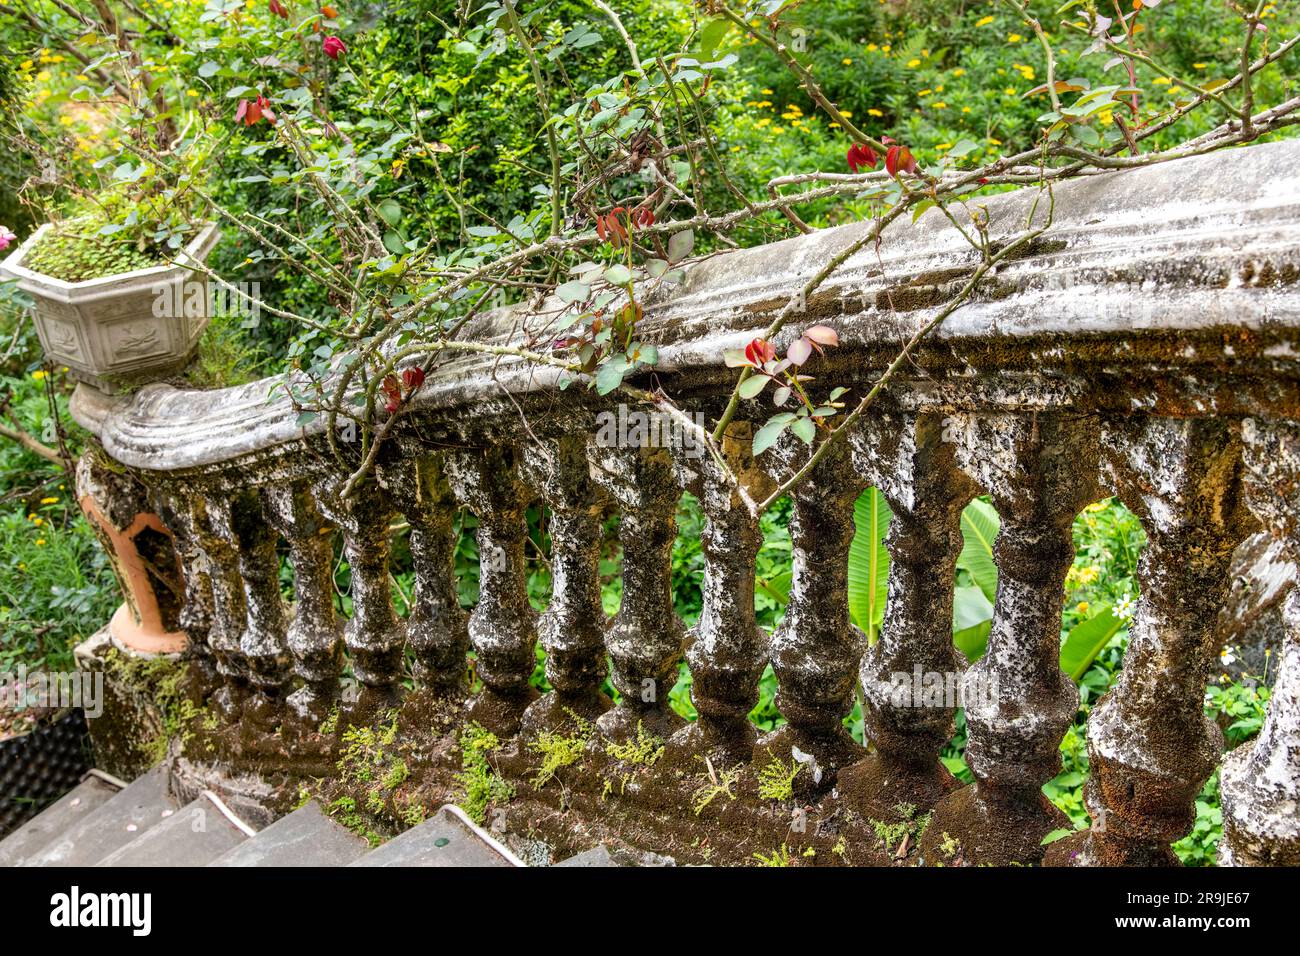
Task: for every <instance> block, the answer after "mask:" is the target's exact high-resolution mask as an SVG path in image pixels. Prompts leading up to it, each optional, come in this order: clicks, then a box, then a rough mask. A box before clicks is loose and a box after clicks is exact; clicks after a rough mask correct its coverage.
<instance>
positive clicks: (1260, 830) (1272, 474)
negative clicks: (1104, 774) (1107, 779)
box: [1219, 419, 1300, 866]
mask: <svg viewBox="0 0 1300 956" xmlns="http://www.w3.org/2000/svg"><path fill="white" fill-rule="evenodd" d="M1242 433H1243V437H1244V439H1245V459H1246V469H1247V472H1246V474H1247V481H1246V487H1247V496H1248V501H1249V503H1250V507H1251V510H1252V511H1254V513H1255V514H1256V516H1258V518H1259V519H1260V521H1262V522H1263V523H1264V526H1265V527H1266V528H1268V529H1269V530H1270V531H1271V532H1272V533H1273V534H1274V535H1276V536H1277V537H1278V538H1280V539H1281V540H1282V541H1283V543H1284V545H1285V554H1286V557H1287V558H1288V559H1289V560H1291V561H1293V562H1296V561H1300V425H1298V424H1297V423H1296V422H1282V421H1267V420H1256V419H1247V420H1246V422H1245V423H1244V425H1243V428H1242ZM1285 601H1286V603H1285V604H1284V605H1283V615H1284V620H1285V622H1286V634H1285V636H1284V638H1283V640H1282V643H1281V646H1280V647H1279V648H1278V649H1277V654H1276V657H1275V658H1274V661H1275V665H1274V666H1275V667H1276V668H1277V670H1276V671H1275V673H1276V675H1277V676H1276V677H1275V679H1274V681H1273V687H1272V692H1271V694H1270V697H1269V702H1268V713H1267V716H1266V717H1265V718H1264V726H1263V728H1261V730H1260V732H1259V736H1258V737H1256V738H1255V739H1254V740H1252V741H1250V742H1249V743H1245V744H1242V745H1241V746H1240V747H1238V748H1237V749H1236V750H1234V751H1233V752H1232V753H1230V754H1228V756H1227V757H1226V758H1225V759H1224V761H1223V769H1222V771H1221V772H1220V779H1219V792H1220V794H1221V797H1222V801H1223V842H1222V844H1220V850H1219V854H1220V862H1221V863H1223V864H1225V865H1229V866H1300V812H1297V808H1296V806H1297V800H1298V799H1300V589H1295V588H1293V589H1292V591H1291V593H1290V594H1289V595H1288V596H1287V597H1286V599H1285Z"/></svg>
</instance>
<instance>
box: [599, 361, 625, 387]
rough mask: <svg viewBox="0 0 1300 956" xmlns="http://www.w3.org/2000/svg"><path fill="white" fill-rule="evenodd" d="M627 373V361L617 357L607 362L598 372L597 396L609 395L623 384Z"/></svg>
mask: <svg viewBox="0 0 1300 956" xmlns="http://www.w3.org/2000/svg"><path fill="white" fill-rule="evenodd" d="M626 372H627V360H626V359H624V358H623V356H621V355H615V356H612V357H610V358H608V359H606V360H605V364H603V365H602V366H601V367H600V368H599V369H597V371H596V394H598V395H608V394H609V393H610V392H612V391H614V389H616V388H618V387H619V386H620V385H622V384H623V375H624V374H625V373H626Z"/></svg>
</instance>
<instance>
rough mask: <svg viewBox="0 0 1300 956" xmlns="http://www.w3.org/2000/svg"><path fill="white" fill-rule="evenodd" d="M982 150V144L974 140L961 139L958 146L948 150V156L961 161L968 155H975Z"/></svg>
mask: <svg viewBox="0 0 1300 956" xmlns="http://www.w3.org/2000/svg"><path fill="white" fill-rule="evenodd" d="M979 148H980V144H979V143H977V142H975V140H973V139H959V140H957V145H956V146H954V147H953V148H952V149H950V150H948V156H949V157H951V158H952V159H961V158H962V157H963V156H965V155H967V154H968V153H973V152H975V150H977V149H979Z"/></svg>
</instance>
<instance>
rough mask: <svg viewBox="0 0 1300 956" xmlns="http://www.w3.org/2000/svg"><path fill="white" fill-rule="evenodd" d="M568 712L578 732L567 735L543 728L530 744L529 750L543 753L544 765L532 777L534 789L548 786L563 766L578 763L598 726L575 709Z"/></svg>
mask: <svg viewBox="0 0 1300 956" xmlns="http://www.w3.org/2000/svg"><path fill="white" fill-rule="evenodd" d="M567 713H568V714H569V716H570V717H571V718H572V719H573V722H574V724H576V725H577V728H578V730H577V733H574V734H569V735H565V734H561V733H557V732H556V731H553V730H543V731H542V732H541V733H540V734H538V735H537V739H536V740H534V741H532V742H531V743H530V744H529V745H528V749H529V750H531V751H533V752H534V753H539V754H541V755H542V765H541V766H540V767H538V768H537V774H536V776H534V777H533V779H532V785H533V789H534V790H540V789H542V787H544V786H546V784H547V783H549V782H550V781H551V780H552V779H554V778H555V774H556V771H558V770H560V769H561V768H562V767H567V766H569V765H570V764H574V763H577V762H578V760H579V759H580V758H581V757H582V755H583V753H584V751H586V749H587V744H588V743H590V741H591V738H592V735H593V734H594V733H595V730H596V727H595V725H594V724H593V723H592V722H591V721H589V720H585V719H583V718H582V717H579V716H578V715H577V714H575V713H574V712H573V711H568V712H567Z"/></svg>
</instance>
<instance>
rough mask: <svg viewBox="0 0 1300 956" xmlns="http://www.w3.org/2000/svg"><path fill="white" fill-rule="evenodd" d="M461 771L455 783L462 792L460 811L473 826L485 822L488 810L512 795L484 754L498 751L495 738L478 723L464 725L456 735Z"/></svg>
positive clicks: (506, 782) (510, 788) (512, 791)
mask: <svg viewBox="0 0 1300 956" xmlns="http://www.w3.org/2000/svg"><path fill="white" fill-rule="evenodd" d="M460 749H461V772H460V773H458V774H457V775H456V777H455V781H456V783H457V784H458V785H459V786H460V787H462V788H463V789H464V797H463V798H462V800H461V804H460V805H461V808H462V809H463V810H464V811H465V812H466V813H467V814H469V816H470V819H471V820H473V821H474V822H475V823H480V824H481V823H483V822H485V821H486V820H487V811H488V807H489V806H491V805H492V804H504V803H508V802H509V801H510V800H511V798H513V797H514V795H515V788H514V786H513V785H512V784H511V783H509V782H508V781H507V780H506V779H505V778H504V777H502V776H501V775H500V774H499V773H497V772H496V769H495V768H494V767H493V766H492V764H491V762H490V761H489V758H488V755H489V754H491V753H493V752H495V751H497V750H500V749H501V741H500V740H498V739H497V737H496V735H495V734H493V733H490V732H489V731H487V730H485V729H484V728H483V726H482V725H481V724H476V723H470V724H467V725H466V726H465V728H464V730H462V731H461V735H460Z"/></svg>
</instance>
